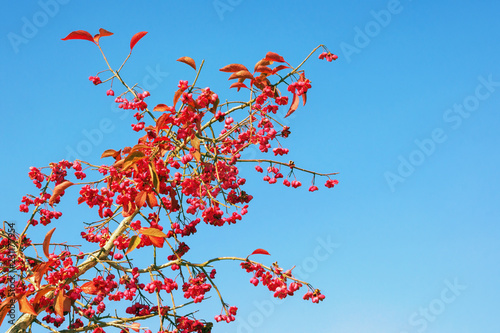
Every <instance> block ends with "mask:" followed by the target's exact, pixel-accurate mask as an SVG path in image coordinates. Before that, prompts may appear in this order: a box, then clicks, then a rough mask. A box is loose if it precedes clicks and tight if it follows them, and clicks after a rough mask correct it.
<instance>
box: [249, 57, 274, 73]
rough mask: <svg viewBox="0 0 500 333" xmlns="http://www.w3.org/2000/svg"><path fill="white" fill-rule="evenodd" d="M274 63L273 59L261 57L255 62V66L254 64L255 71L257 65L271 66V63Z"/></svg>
mask: <svg viewBox="0 0 500 333" xmlns="http://www.w3.org/2000/svg"><path fill="white" fill-rule="evenodd" d="M272 63H273V62H272V61H269V60H266V59H261V60H259V61H258V62H257V63H256V64H255V66H254V68H253V70H254V72H255V70H256V69H257V67H259V66H269V65H271V64H272Z"/></svg>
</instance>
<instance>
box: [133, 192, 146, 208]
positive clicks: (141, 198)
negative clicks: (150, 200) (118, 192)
mask: <svg viewBox="0 0 500 333" xmlns="http://www.w3.org/2000/svg"><path fill="white" fill-rule="evenodd" d="M147 196H148V193H147V192H146V191H141V192H139V194H137V195H136V196H135V205H136V206H137V207H138V208H141V207H143V206H144V203H145V202H146V197H147Z"/></svg>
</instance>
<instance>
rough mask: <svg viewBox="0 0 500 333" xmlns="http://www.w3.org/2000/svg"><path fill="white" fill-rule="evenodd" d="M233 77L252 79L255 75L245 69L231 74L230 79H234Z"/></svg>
mask: <svg viewBox="0 0 500 333" xmlns="http://www.w3.org/2000/svg"><path fill="white" fill-rule="evenodd" d="M232 79H250V80H253V79H254V77H253V75H252V73H250V72H249V71H247V70H246V69H244V70H241V71H237V72H235V73H233V74H231V76H230V77H229V79H228V80H232Z"/></svg>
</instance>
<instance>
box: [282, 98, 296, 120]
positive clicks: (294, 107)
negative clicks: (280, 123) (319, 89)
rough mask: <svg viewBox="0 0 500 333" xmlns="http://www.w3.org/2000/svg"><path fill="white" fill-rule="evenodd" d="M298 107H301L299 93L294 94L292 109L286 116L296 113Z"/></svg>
mask: <svg viewBox="0 0 500 333" xmlns="http://www.w3.org/2000/svg"><path fill="white" fill-rule="evenodd" d="M298 107H299V96H297V94H293V100H292V104H290V109H289V110H288V112H287V113H286V115H285V118H286V117H288V116H289V115H291V114H292V113H294V112H295V110H297V108H298Z"/></svg>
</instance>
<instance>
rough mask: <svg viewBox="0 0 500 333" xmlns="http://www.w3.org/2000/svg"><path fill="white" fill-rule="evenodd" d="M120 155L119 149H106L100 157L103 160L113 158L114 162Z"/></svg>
mask: <svg viewBox="0 0 500 333" xmlns="http://www.w3.org/2000/svg"><path fill="white" fill-rule="evenodd" d="M120 153H121V149H120V150H118V151H116V150H114V149H106V150H105V151H104V152H103V153H102V155H101V158H104V157H113V158H114V159H115V160H116V158H117V157H119V156H120Z"/></svg>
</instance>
